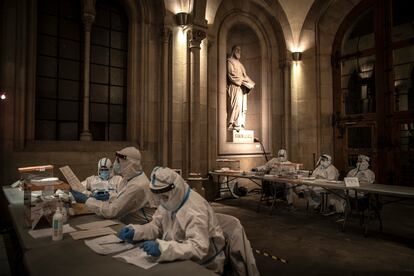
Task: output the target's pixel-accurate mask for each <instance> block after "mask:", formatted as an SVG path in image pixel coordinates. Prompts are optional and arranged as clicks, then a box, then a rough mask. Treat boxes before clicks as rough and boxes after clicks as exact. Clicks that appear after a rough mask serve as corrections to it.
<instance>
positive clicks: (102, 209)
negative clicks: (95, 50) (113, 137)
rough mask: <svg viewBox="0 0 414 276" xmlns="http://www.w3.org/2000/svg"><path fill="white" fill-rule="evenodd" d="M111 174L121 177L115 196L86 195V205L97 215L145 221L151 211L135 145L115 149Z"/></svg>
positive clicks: (139, 154) (150, 200)
mask: <svg viewBox="0 0 414 276" xmlns="http://www.w3.org/2000/svg"><path fill="white" fill-rule="evenodd" d="M114 173H115V174H119V175H120V176H122V177H123V179H122V181H121V182H120V183H119V185H118V187H117V195H116V198H114V199H112V200H111V201H101V200H96V199H95V198H89V199H88V200H87V201H86V203H85V204H86V206H87V207H88V208H89V209H90V210H92V211H93V212H95V213H96V214H97V215H99V216H103V217H105V218H120V219H121V220H122V221H123V222H124V223H140V224H143V223H147V222H149V221H150V220H151V216H152V214H153V212H154V210H155V204H154V202H153V197H152V194H151V192H150V191H149V189H148V187H149V180H148V178H147V176H146V175H145V173H144V172H143V171H142V166H141V153H140V152H139V150H138V149H136V148H135V147H127V148H124V149H122V150H120V151H117V152H116V160H115V163H114Z"/></svg>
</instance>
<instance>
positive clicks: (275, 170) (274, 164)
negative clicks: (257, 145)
mask: <svg viewBox="0 0 414 276" xmlns="http://www.w3.org/2000/svg"><path fill="white" fill-rule="evenodd" d="M283 164H292V162H290V161H289V160H288V159H287V152H286V150H285V149H280V150H279V151H278V152H277V157H274V158H272V159H270V160H269V161H268V162H267V163H266V164H264V165H263V166H259V167H257V168H255V170H256V171H259V172H265V173H269V174H273V175H280V174H283V172H287V171H289V170H291V169H293V167H291V166H285V167H283ZM262 185H264V186H265V185H268V184H267V183H266V182H262ZM272 185H284V186H285V187H286V190H285V193H286V201H287V203H288V204H292V203H293V192H294V191H293V186H295V185H292V184H289V183H282V184H280V183H273V184H272ZM263 188H264V189H266V187H263Z"/></svg>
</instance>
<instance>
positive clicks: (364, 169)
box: [347, 154, 375, 184]
mask: <svg viewBox="0 0 414 276" xmlns="http://www.w3.org/2000/svg"><path fill="white" fill-rule="evenodd" d="M347 176H348V177H357V178H358V180H359V182H363V183H369V184H372V183H374V181H375V173H374V172H373V171H371V170H370V169H369V157H368V156H366V155H362V154H361V155H358V162H357V163H356V168H355V169H352V170H350V171H349V172H348V174H347Z"/></svg>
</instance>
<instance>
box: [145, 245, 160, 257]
mask: <svg viewBox="0 0 414 276" xmlns="http://www.w3.org/2000/svg"><path fill="white" fill-rule="evenodd" d="M140 247H141V248H142V249H144V251H145V252H147V254H148V255H151V256H154V257H159V256H160V255H161V251H160V246H159V244H158V243H157V242H156V241H145V242H143V243H142V244H141V246H140Z"/></svg>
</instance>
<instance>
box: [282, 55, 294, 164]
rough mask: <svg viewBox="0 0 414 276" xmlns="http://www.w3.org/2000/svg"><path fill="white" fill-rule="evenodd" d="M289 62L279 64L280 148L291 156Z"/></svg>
mask: <svg viewBox="0 0 414 276" xmlns="http://www.w3.org/2000/svg"><path fill="white" fill-rule="evenodd" d="M291 64H292V62H291V61H287V60H283V61H282V62H280V64H279V68H280V69H281V73H282V80H283V90H284V91H283V132H284V133H283V142H282V147H283V148H285V149H286V150H287V152H288V156H290V157H291V156H292V155H291V154H292V152H291V141H290V137H291V136H290V135H291V93H290V92H291V78H290V77H291V75H290V74H291V70H290V69H291Z"/></svg>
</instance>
